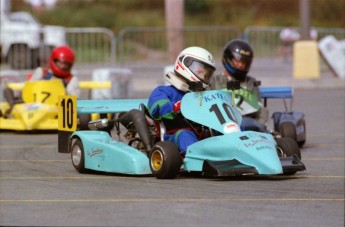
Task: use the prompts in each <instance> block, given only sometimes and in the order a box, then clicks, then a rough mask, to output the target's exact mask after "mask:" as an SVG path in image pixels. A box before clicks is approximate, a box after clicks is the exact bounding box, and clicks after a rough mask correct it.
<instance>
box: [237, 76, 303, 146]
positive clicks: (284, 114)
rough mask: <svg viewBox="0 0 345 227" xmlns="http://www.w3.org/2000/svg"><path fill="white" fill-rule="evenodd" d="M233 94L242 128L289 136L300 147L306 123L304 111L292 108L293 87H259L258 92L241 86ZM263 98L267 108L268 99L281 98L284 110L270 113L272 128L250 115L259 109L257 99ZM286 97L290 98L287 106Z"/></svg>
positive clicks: (255, 84) (256, 83)
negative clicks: (241, 119) (241, 116)
mask: <svg viewBox="0 0 345 227" xmlns="http://www.w3.org/2000/svg"><path fill="white" fill-rule="evenodd" d="M260 84H261V83H260V81H255V82H254V84H253V85H252V86H257V87H259V86H260ZM232 92H233V93H234V94H235V103H236V106H237V108H238V110H239V111H240V112H241V114H242V115H243V122H242V126H243V129H244V130H252V131H258V132H267V133H272V134H273V135H275V136H279V137H286V138H291V139H293V140H295V141H296V142H297V144H298V145H299V147H302V146H303V145H304V144H305V141H306V123H305V118H304V113H303V112H299V111H293V110H292V99H293V89H292V88H291V87H259V94H257V93H256V92H255V91H254V89H252V88H243V87H241V88H240V89H238V90H234V91H232ZM260 99H263V100H264V107H266V108H267V103H268V99H283V102H284V107H285V111H279V112H274V113H273V114H272V119H273V128H272V129H269V128H267V127H266V125H265V124H263V123H260V122H259V121H257V120H256V119H254V118H253V117H250V116H251V115H255V114H256V113H258V112H259V111H260V108H261V107H260V105H259V101H260ZM286 99H291V102H290V107H289V108H288V106H287V103H286Z"/></svg>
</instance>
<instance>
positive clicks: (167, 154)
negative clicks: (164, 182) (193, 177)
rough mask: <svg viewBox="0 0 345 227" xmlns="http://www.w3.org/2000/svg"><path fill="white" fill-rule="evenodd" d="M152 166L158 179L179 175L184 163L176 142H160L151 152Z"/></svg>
mask: <svg viewBox="0 0 345 227" xmlns="http://www.w3.org/2000/svg"><path fill="white" fill-rule="evenodd" d="M149 159H150V168H151V171H152V173H153V175H154V176H155V177H156V178H158V179H172V178H175V177H176V176H177V174H178V173H179V171H180V168H181V165H182V157H181V154H180V152H179V150H178V149H177V146H176V144H174V143H171V142H158V143H156V144H155V145H154V146H153V148H152V151H151V152H150V154H149Z"/></svg>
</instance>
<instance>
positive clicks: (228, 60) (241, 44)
mask: <svg viewBox="0 0 345 227" xmlns="http://www.w3.org/2000/svg"><path fill="white" fill-rule="evenodd" d="M253 56H254V52H253V49H252V47H251V46H250V45H249V43H247V42H246V41H244V40H241V39H235V40H231V41H230V42H228V44H226V46H225V48H224V52H223V60H222V62H223V65H224V67H225V69H226V70H227V71H228V72H229V73H230V74H231V75H232V76H233V77H234V78H235V79H236V80H240V81H244V80H245V78H246V76H247V73H248V71H249V69H250V65H251V64H252V60H253ZM234 60H236V62H241V63H242V65H243V66H242V67H241V68H238V67H237V66H236V65H235V62H234Z"/></svg>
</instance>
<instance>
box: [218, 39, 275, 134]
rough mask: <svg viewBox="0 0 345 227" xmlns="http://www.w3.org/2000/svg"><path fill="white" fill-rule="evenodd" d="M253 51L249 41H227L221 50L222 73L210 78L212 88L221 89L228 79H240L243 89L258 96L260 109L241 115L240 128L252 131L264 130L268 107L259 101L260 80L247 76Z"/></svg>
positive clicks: (224, 86)
mask: <svg viewBox="0 0 345 227" xmlns="http://www.w3.org/2000/svg"><path fill="white" fill-rule="evenodd" d="M253 57H254V52H253V49H252V47H251V46H250V44H249V43H247V42H246V41H244V40H241V39H234V40H231V41H229V42H228V43H227V44H226V46H225V48H224V51H223V57H222V63H223V66H224V71H223V73H222V74H219V75H214V76H213V77H212V78H211V88H212V89H223V88H226V87H227V82H228V81H230V80H235V81H240V86H241V88H243V89H246V90H250V91H253V92H254V94H255V95H256V96H257V98H258V102H259V106H260V109H259V110H258V111H257V112H254V113H251V114H249V115H245V116H243V120H242V125H241V127H242V129H244V130H254V131H262V132H263V131H266V127H265V124H266V123H267V121H268V115H269V112H268V109H267V108H265V107H264V106H263V104H262V103H261V102H260V94H259V86H260V82H259V81H257V80H256V79H255V78H253V77H251V76H248V75H247V74H248V72H249V70H250V66H251V63H252V61H253Z"/></svg>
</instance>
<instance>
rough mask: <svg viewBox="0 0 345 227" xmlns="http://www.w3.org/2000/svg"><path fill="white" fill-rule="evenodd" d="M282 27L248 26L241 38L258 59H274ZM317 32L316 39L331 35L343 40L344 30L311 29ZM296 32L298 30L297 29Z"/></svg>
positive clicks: (344, 36) (279, 42) (279, 43)
mask: <svg viewBox="0 0 345 227" xmlns="http://www.w3.org/2000/svg"><path fill="white" fill-rule="evenodd" d="M283 29H284V27H261V26H249V27H246V28H245V31H244V35H243V37H244V38H245V39H246V40H247V41H248V42H249V43H250V44H251V45H252V47H253V49H254V51H255V55H256V56H258V57H275V56H277V55H278V48H279V46H280V45H281V40H280V39H279V34H280V32H281V31H282V30H283ZM313 29H315V30H316V31H317V39H318V40H319V39H321V38H323V37H325V36H328V35H333V36H334V37H336V38H337V39H338V40H342V39H345V29H342V28H313ZM297 30H298V28H297Z"/></svg>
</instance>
